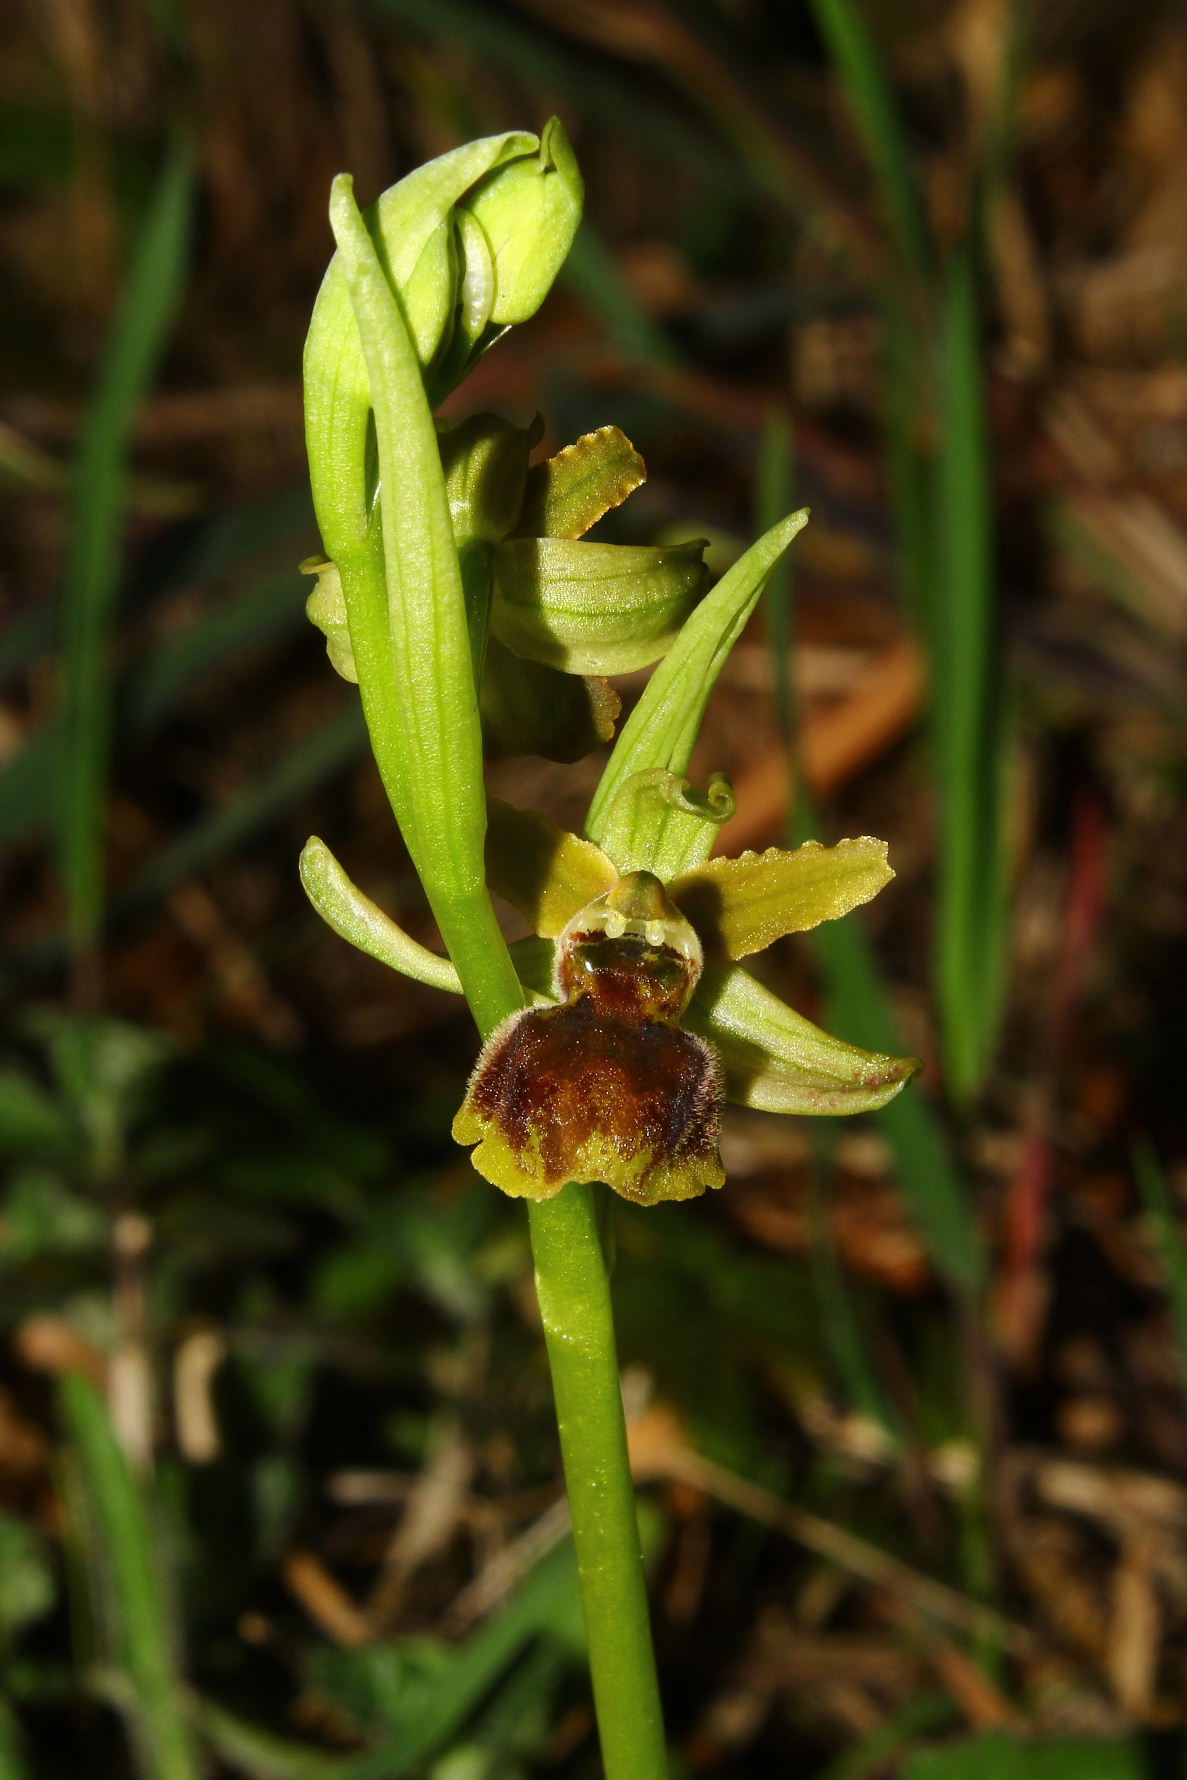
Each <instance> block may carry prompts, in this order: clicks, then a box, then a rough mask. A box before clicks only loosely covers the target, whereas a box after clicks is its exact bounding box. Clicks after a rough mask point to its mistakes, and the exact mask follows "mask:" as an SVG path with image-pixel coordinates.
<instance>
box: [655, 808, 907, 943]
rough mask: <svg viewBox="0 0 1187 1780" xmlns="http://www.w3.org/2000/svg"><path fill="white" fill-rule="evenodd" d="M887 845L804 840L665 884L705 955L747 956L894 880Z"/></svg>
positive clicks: (866, 839) (710, 865)
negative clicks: (790, 848)
mask: <svg viewBox="0 0 1187 1780" xmlns="http://www.w3.org/2000/svg"><path fill="white" fill-rule="evenodd" d="M893 876H894V873H893V872H892V871H891V869H890V866H889V865H888V864H887V860H886V842H885V841H877V840H874V839H872V838H871V837H870V836H869V835H863V836H862V837H861V838H860V839H858V840H847V841H838V842H837V844H836V846H834V847H825V846H822V845H821V843H820V842H819V841H805V842H804V843H803V845H802V846H800V847H797V848H796V849H795V851H794V852H793V853H787V852H784V851H783V849H782V848H780V847H770V848H768V850H767V851H766V852H765V853H743V854H742V855H741V857H740V858H737V859H710V860H707V861H706V863H705V864H704V865H700V866H698V867H697V868H696V870H695V871H690V872H686V873H685V875H684V876H683V877H680V878H677V879H675V881H674V882H673V883H672V884H671V885H670V886H669V887H670V889H671V892H672V895H673V897H674V898H675V900H676V901H677V902H678V903H679V905H680V907H681V908H682V909H683V910H684V913H685V914H686V915H687V916H688V918H689V920H690V921H691V922H692V923H693V926H694V927H695V928H696V930H697V932H698V933H699V934H700V936H701V939H702V941H703V942H704V945H705V949H706V951H707V952H708V953H710V954H713V953H716V954H717V955H718V956H719V957H720V956H722V955H724V956H725V957H727V958H745V957H747V956H748V955H749V954H750V953H751V952H761V951H763V950H764V949H765V948H766V947H767V946H769V945H772V944H773V943H774V941H775V940H777V939H782V937H783V935H784V934H786V933H805V932H807V931H808V929H809V928H812V927H819V925H820V923H821V922H822V921H835V920H836V919H837V918H838V917H839V916H841V915H846V914H848V913H849V910H850V909H855V908H858V907H859V906H860V904H862V903H863V902H868V901H869V900H870V898H871V897H872V896H876V895H877V894H878V892H879V890H881V889H883V888H884V887H885V886H886V885H887V884H888V883H889V882H890V880H891V878H893Z"/></svg>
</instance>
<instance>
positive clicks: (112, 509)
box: [57, 139, 192, 954]
mask: <svg viewBox="0 0 1187 1780" xmlns="http://www.w3.org/2000/svg"><path fill="white" fill-rule="evenodd" d="M191 189H192V164H191V154H190V149H189V146H188V144H187V143H186V142H184V141H182V140H180V139H179V140H178V141H177V142H176V143H175V144H174V146H173V148H172V150H171V152H170V154H169V156H168V158H167V159H166V161H165V163H164V165H163V167H162V168H161V171H160V174H159V175H158V178H157V183H156V187H155V189H154V192H153V196H152V199H151V202H150V204H149V208H148V212H147V214H146V216H145V219H144V221H143V223H142V224H141V227H140V231H139V234H138V235H137V238H136V242H135V245H134V248H133V251H132V257H131V260H130V262H129V266H128V274H127V279H126V282H125V285H124V290H123V294H122V296H121V299H120V305H119V310H118V313H117V315H116V318H115V322H114V324H113V327H112V332H111V337H110V340H109V343H108V347H107V352H106V355H105V358H104V362H103V368H102V371H101V373H100V377H99V383H98V386H97V388H96V391H95V396H94V400H93V401H92V403H91V407H90V411H89V413H88V416H87V420H86V424H85V427H84V430H83V434H82V438H81V440H80V442H79V447H78V456H77V459H76V461H75V465H74V473H73V479H72V497H71V517H70V543H69V549H68V555H67V562H66V574H65V582H64V586H63V596H62V649H63V664H62V728H61V734H60V741H61V748H62V757H61V764H60V766H59V769H58V787H57V789H58V799H59V808H58V814H59V824H60V828H59V836H60V849H61V866H62V875H63V879H64V882H65V886H66V901H67V910H68V922H69V930H70V943H71V947H72V949H73V951H74V952H75V953H76V954H77V953H80V952H83V951H85V950H87V949H88V948H89V947H90V946H91V945H92V944H93V943H94V941H95V939H96V937H97V935H98V932H99V927H100V924H101V921H102V913H103V859H104V805H105V802H106V796H107V780H108V773H109V761H110V750H111V726H112V704H111V634H110V633H111V624H112V617H113V613H114V609H115V603H116V596H117V593H118V588H119V576H120V526H121V519H122V514H123V507H124V499H125V492H126V486H127V459H128V452H129V448H130V445H131V438H132V428H133V424H134V421H135V416H136V409H137V406H138V405H139V402H140V399H141V397H142V396H143V394H144V392H145V390H146V389H147V388H148V385H149V383H150V382H151V380H152V377H153V373H154V371H155V369H156V365H157V362H158V359H159V357H160V354H161V351H162V348H163V346H164V343H165V339H166V337H167V335H168V331H169V326H170V323H171V321H172V318H173V315H174V312H175V310H176V308H177V304H178V302H179V301H180V298H181V294H182V290H183V288H184V280H183V274H184V266H185V257H186V246H187V241H188V236H189V217H190V202H191Z"/></svg>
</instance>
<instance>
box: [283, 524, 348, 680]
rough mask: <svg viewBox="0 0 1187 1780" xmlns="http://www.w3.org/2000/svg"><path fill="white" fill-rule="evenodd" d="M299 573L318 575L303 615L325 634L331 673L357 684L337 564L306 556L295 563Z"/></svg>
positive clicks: (317, 557)
mask: <svg viewBox="0 0 1187 1780" xmlns="http://www.w3.org/2000/svg"><path fill="white" fill-rule="evenodd" d="M298 573H299V574H302V575H316V576H317V586H316V587H315V588H314V590H313V592H312V593H311V594H310V595H309V598H308V599H307V600H306V601H305V616H306V618H308V620H309V622H310V624H313V625H316V627H317V629H318V630H320V631H321V633H322V635H323V636H324V637H325V639H326V654H327V655H328V656H329V658H330V666H331V667H332V668H333V670H334V672H335V673H336V674H341V676H342V678H343V679H344V680H349V681H350V682H351V684H352V685H353V686H357V685H358V683H359V674H358V669H357V668H356V667H355V664H354V650H353V649H352V648H351V646H350V630H349V628H348V626H347V619H346V596H345V594H344V593H343V591H342V577H341V575H340V574H339V573H338V565H337V564H336V563H333V562H331V561H330V559H329V557H328V556H307V557H306V558H305V560H304V562H302V563H300V564H299V565H298Z"/></svg>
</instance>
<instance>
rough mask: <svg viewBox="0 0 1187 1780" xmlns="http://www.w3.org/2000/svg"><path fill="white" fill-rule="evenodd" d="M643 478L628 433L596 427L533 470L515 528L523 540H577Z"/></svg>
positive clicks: (641, 464)
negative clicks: (596, 428) (593, 430)
mask: <svg viewBox="0 0 1187 1780" xmlns="http://www.w3.org/2000/svg"><path fill="white" fill-rule="evenodd" d="M646 480H647V467H646V465H645V464H644V462H643V459H642V458H641V457H640V456H639V453H638V452H637V451H636V450H635V447H634V446H633V445H632V444H631V442H630V440H629V439H628V438H627V436H626V434H625V433H623V432H620V431H619V429H618V428H617V427H616V426H603V427H599V428H598V430H597V431H596V432H594V433H583V434H582V436H581V438H580V439H576V440H574V442H573V444H572V445H566V446H565V447H564V449H563V450H562V451H558V452H557V453H556V455H555V456H554V457H550V458H547V459H546V460H545V461H544V463H542V464H534V465H533V466H532V468H531V469H530V470H529V471H528V480H527V489H526V491H525V494H524V501H523V512H522V514H521V515H520V520H519V524H518V525H517V526H516V528H515V529H516V531H517V532H518V533H519V535H520V536H521V537H524V538H580V537H582V536H583V535H584V534H585V533H586V532H587V531H588V530H589V528H590V526H591V525H596V524H597V522H598V520H599V519H601V518H603V517H604V515H605V514H607V513H609V511H610V509H611V508H612V507H618V506H621V504H622V502H623V501H625V500H626V498H627V496H628V495H629V494H632V493H633V492H634V490H635V489H636V488H639V487H640V486H641V485H642V484H643V483H644V482H646Z"/></svg>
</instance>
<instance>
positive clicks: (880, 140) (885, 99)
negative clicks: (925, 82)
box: [813, 0, 928, 272]
mask: <svg viewBox="0 0 1187 1780" xmlns="http://www.w3.org/2000/svg"><path fill="white" fill-rule="evenodd" d="M813 11H814V12H815V14H816V23H817V25H818V26H819V28H820V33H821V36H822V37H823V38H824V40H825V42H826V43H827V44H828V47H829V50H830V52H831V54H832V58H833V61H834V62H835V63H836V65H837V72H838V73H839V75H840V76H841V80H842V82H843V84H844V88H845V96H846V98H847V99H848V101H849V105H850V108H851V110H852V112H853V115H854V118H855V120H856V123H857V127H858V130H859V132H860V134H861V137H862V141H863V143H864V146H865V150H866V154H867V155H868V156H869V160H870V165H871V167H872V168H873V171H874V176H875V179H876V180H877V184H878V190H879V196H880V197H881V200H882V207H883V209H884V210H885V212H886V217H887V220H888V222H889V223H890V226H891V228H892V229H893V231H894V235H895V240H896V242H897V245H898V248H899V251H900V253H901V254H902V257H903V259H904V261H905V262H906V263H907V265H908V266H910V267H911V268H912V270H914V271H915V272H926V270H927V265H928V246H927V236H926V233H925V230H924V223H923V211H922V208H921V206H920V202H919V191H918V187H917V185H916V182H915V179H914V176H913V174H912V171H911V158H910V150H909V144H908V141H907V133H906V129H905V127H904V124H903V120H902V116H901V114H900V111H899V106H898V102H897V99H896V97H895V93H894V89H893V87H892V86H891V83H890V79H889V77H888V75H887V71H886V67H885V64H884V62H883V59H882V56H881V55H880V53H879V49H878V44H877V42H876V40H875V38H874V36H873V34H872V32H871V31H870V28H869V26H868V25H867V24H866V21H865V17H864V16H863V14H862V11H861V9H860V8H859V7H858V6H856V5H855V4H854V0H813Z"/></svg>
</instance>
